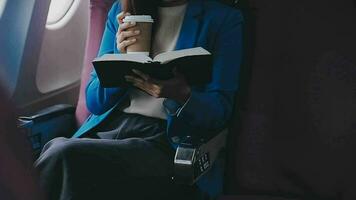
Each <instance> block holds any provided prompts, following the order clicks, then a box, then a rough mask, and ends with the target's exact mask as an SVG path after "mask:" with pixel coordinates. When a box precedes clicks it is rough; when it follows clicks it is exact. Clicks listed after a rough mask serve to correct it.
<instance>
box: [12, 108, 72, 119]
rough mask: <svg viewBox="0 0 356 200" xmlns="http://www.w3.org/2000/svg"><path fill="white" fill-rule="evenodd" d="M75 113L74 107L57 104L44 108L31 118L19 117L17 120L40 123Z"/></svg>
mask: <svg viewBox="0 0 356 200" xmlns="http://www.w3.org/2000/svg"><path fill="white" fill-rule="evenodd" d="M74 113H75V107H74V106H72V105H68V104H58V105H54V106H51V107H48V108H45V109H43V110H41V111H39V112H37V113H36V114H34V115H32V116H20V117H19V119H20V120H23V121H33V122H41V121H48V120H50V119H53V118H56V117H60V116H63V115H67V114H70V115H73V114H74Z"/></svg>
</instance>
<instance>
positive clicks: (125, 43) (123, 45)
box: [117, 38, 137, 53]
mask: <svg viewBox="0 0 356 200" xmlns="http://www.w3.org/2000/svg"><path fill="white" fill-rule="evenodd" d="M136 41H137V39H136V38H132V39H130V40H124V41H122V42H120V43H119V44H118V45H117V48H118V49H119V50H120V52H121V53H125V52H126V47H128V46H130V45H132V44H133V43H135V42H136Z"/></svg>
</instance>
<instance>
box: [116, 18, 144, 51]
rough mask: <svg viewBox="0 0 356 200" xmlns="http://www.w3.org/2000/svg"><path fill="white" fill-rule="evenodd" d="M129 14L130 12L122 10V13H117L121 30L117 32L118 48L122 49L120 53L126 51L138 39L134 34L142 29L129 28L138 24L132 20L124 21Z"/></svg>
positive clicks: (137, 33)
mask: <svg viewBox="0 0 356 200" xmlns="http://www.w3.org/2000/svg"><path fill="white" fill-rule="evenodd" d="M128 15H130V13H128V12H121V13H120V14H118V15H117V21H118V23H119V30H118V31H117V33H116V44H117V49H118V50H119V51H120V53H126V48H127V47H128V46H130V45H132V44H134V43H135V42H136V41H137V39H136V38H135V37H134V36H137V35H139V34H140V30H138V29H131V30H127V29H129V28H131V27H134V26H136V23H135V22H131V23H124V22H123V19H124V18H125V17H126V16H128Z"/></svg>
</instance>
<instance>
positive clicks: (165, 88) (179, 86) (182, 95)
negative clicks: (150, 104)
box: [125, 70, 191, 104]
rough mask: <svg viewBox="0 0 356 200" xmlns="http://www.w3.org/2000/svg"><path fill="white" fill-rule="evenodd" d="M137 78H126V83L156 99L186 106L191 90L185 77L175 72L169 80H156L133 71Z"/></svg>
mask: <svg viewBox="0 0 356 200" xmlns="http://www.w3.org/2000/svg"><path fill="white" fill-rule="evenodd" d="M132 71H133V72H134V73H135V74H136V75H137V77H134V76H125V79H126V81H128V82H130V83H132V85H134V86H135V87H137V88H139V89H141V90H143V91H145V92H147V93H148V94H150V95H151V96H154V97H156V98H168V99H172V100H175V101H177V102H179V103H181V104H184V103H185V102H186V101H187V100H188V98H189V97H190V94H191V89H190V86H189V85H188V83H187V82H186V80H185V78H184V76H183V75H182V74H180V73H178V72H176V71H174V77H173V78H172V79H169V80H156V79H153V78H151V77H150V76H149V75H147V74H144V73H142V72H141V71H138V70H132Z"/></svg>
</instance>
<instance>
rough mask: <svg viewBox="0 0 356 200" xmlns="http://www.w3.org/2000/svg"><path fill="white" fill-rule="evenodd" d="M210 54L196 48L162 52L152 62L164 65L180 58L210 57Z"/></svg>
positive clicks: (200, 48)
mask: <svg viewBox="0 0 356 200" xmlns="http://www.w3.org/2000/svg"><path fill="white" fill-rule="evenodd" d="M210 54H211V53H210V52H209V51H207V50H205V49H204V48H202V47H196V48H191V49H183V50H177V51H168V52H164V53H161V54H158V55H157V56H156V57H154V59H153V61H158V62H161V63H162V64H165V63H168V62H169V61H172V60H175V59H177V58H182V57H186V56H198V55H210Z"/></svg>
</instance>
